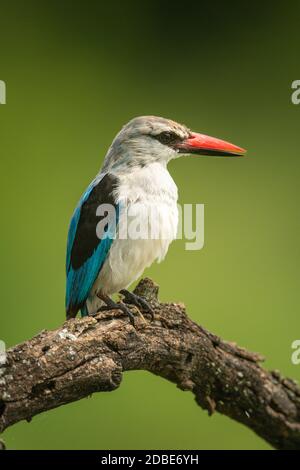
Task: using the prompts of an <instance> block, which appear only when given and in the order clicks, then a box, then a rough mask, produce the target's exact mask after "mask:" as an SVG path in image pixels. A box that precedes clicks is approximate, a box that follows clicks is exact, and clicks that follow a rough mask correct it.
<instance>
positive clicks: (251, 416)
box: [0, 279, 300, 449]
mask: <svg viewBox="0 0 300 470" xmlns="http://www.w3.org/2000/svg"><path fill="white" fill-rule="evenodd" d="M135 292H136V293H138V294H139V295H142V296H144V297H145V298H146V299H147V300H148V301H149V302H150V303H151V305H152V307H153V309H154V311H155V320H154V321H153V322H150V321H149V319H148V318H147V320H146V322H145V321H143V318H141V317H140V316H137V321H136V328H134V327H132V326H131V325H130V324H129V322H128V318H127V317H124V315H123V314H122V313H121V312H119V311H116V310H111V311H107V312H102V313H99V314H98V315H97V316H95V317H86V318H83V319H72V320H69V321H68V322H65V323H64V324H63V326H62V327H61V328H58V329H57V330H54V331H42V332H41V333H39V334H38V335H37V336H35V337H34V338H32V339H31V340H29V341H26V342H24V343H22V344H19V345H17V346H15V347H14V348H12V349H10V350H8V351H7V360H6V362H5V364H2V365H0V432H2V431H4V430H5V429H6V428H7V427H8V426H11V425H12V424H14V423H17V422H18V421H20V420H23V419H26V420H30V419H31V418H32V417H33V416H35V415H36V414H38V413H41V412H43V411H46V410H50V409H51V408H56V407H58V406H61V405H64V404H65V403H69V402H72V401H76V400H79V399H81V398H83V397H86V396H88V395H90V394H92V393H94V392H100V391H102V392H103V391H112V390H114V389H116V388H117V387H119V385H120V383H121V380H122V373H123V371H127V370H147V371H149V372H152V373H154V374H156V375H159V376H161V377H164V378H165V379H167V380H170V381H171V382H174V383H175V384H176V385H177V386H178V387H179V388H180V389H182V390H188V391H191V392H192V393H193V394H194V395H195V399H196V402H197V404H198V405H200V406H201V407H202V408H204V409H206V410H208V413H209V414H213V413H214V412H215V411H218V412H219V413H222V414H225V415H227V416H229V417H231V418H232V419H234V420H236V421H238V422H240V423H243V424H244V425H246V426H248V427H249V428H251V429H252V430H253V431H255V432H256V433H257V434H258V435H259V436H261V437H262V438H263V439H265V440H266V441H267V442H269V443H270V444H271V445H272V446H273V447H275V448H277V449H300V388H299V387H298V386H297V385H296V383H295V382H294V381H292V380H290V379H286V378H283V377H281V375H280V374H279V373H278V372H274V371H273V372H268V371H266V370H264V369H263V368H262V367H261V366H260V365H259V362H260V361H261V360H262V359H263V358H262V357H261V356H260V355H259V354H256V353H252V352H249V351H246V350H245V349H243V348H240V347H238V346H237V345H236V344H234V343H229V342H226V341H224V340H222V339H221V338H219V337H218V336H216V335H214V334H212V333H210V332H208V331H207V330H205V329H204V328H202V327H201V326H199V325H197V324H195V323H194V322H193V321H192V320H190V319H189V318H188V317H187V315H186V313H185V308H184V306H183V305H182V304H175V303H168V304H163V303H160V302H159V301H158V298H157V295H158V286H157V285H155V284H154V283H153V282H152V281H151V280H149V279H144V280H142V281H141V282H140V284H139V285H138V286H137V288H136V290H135Z"/></svg>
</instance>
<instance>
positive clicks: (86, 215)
mask: <svg viewBox="0 0 300 470" xmlns="http://www.w3.org/2000/svg"><path fill="white" fill-rule="evenodd" d="M118 182H119V179H118V178H117V177H116V176H113V175H111V174H109V173H107V174H106V175H105V176H104V177H103V178H102V180H101V181H100V182H99V183H98V184H97V185H96V186H95V187H94V188H93V189H92V191H91V193H90V195H89V197H88V199H87V200H86V201H85V202H84V203H83V205H82V207H81V211H80V218H79V221H78V225H77V230H76V235H75V238H74V243H73V246H72V251H71V266H72V268H73V269H78V268H80V266H82V265H83V264H84V263H85V261H86V260H87V259H88V258H90V257H91V256H92V254H93V252H94V251H95V249H96V248H97V246H98V244H99V242H100V240H99V238H98V236H97V233H96V227H97V224H98V223H99V221H100V220H101V218H103V217H104V216H103V217H100V216H97V215H96V211H97V208H98V206H100V205H101V204H111V205H113V206H114V207H115V209H116V201H115V198H114V195H113V192H114V189H115V188H116V186H117V185H118Z"/></svg>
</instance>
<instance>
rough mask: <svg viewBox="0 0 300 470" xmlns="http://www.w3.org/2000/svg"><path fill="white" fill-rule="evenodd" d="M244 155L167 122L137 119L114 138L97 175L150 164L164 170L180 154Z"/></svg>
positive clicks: (242, 150) (234, 148) (235, 149)
mask: <svg viewBox="0 0 300 470" xmlns="http://www.w3.org/2000/svg"><path fill="white" fill-rule="evenodd" d="M245 153H246V150H244V149H243V148H241V147H238V146H237V145H234V144H231V143H230V142H226V141H224V140H221V139H217V138H215V137H210V136H208V135H205V134H199V133H197V132H193V131H191V130H190V129H188V128H187V127H186V126H184V125H183V124H178V123H177V122H175V121H172V120H171V119H165V118H162V117H156V116H141V117H136V118H134V119H132V120H131V121H129V122H128V124H126V125H125V126H124V127H123V129H122V130H121V131H120V132H119V133H118V134H117V136H116V137H115V139H114V140H113V143H112V145H111V147H110V148H109V150H108V152H107V155H106V157H105V160H104V165H103V167H102V170H101V171H102V172H105V171H108V170H111V169H112V170H114V171H116V172H117V171H127V170H128V169H129V168H133V167H144V166H146V165H149V164H151V163H154V162H159V163H161V164H162V165H164V166H165V165H166V164H167V163H168V162H169V161H170V160H171V159H173V158H176V157H178V156H180V155H181V154H194V155H208V156H218V157H241V156H243V155H244V154H245Z"/></svg>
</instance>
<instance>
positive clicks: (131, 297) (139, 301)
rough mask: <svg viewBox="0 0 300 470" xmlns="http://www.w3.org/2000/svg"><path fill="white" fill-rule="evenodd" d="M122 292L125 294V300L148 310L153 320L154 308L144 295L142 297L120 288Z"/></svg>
mask: <svg viewBox="0 0 300 470" xmlns="http://www.w3.org/2000/svg"><path fill="white" fill-rule="evenodd" d="M120 294H122V295H123V296H124V301H125V303H126V304H132V305H135V306H136V307H137V308H138V309H142V310H144V311H146V312H147V313H149V314H150V316H151V321H153V320H154V310H153V308H152V307H151V305H150V304H149V303H148V302H147V301H146V300H145V299H143V297H140V296H139V295H136V294H134V293H133V292H130V291H128V290H126V289H122V290H120Z"/></svg>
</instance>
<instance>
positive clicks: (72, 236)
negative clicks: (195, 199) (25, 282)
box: [66, 116, 246, 325]
mask: <svg viewBox="0 0 300 470" xmlns="http://www.w3.org/2000/svg"><path fill="white" fill-rule="evenodd" d="M245 152H246V151H245V150H244V149H242V148H241V147H238V146H236V145H234V144H231V143H229V142H226V141H224V140H221V139H217V138H215V137H210V136H207V135H204V134H199V133H196V132H193V131H191V130H190V129H188V128H187V127H186V126H185V125H182V124H178V123H177V122H175V121H172V120H170V119H165V118H162V117H156V116H140V117H136V118H134V119H132V120H131V121H129V122H128V123H127V124H126V125H125V126H124V127H123V128H122V129H121V131H120V132H119V133H118V134H117V135H116V137H115V138H114V140H113V142H112V144H111V146H110V148H109V149H108V151H107V154H106V156H105V159H104V162H103V165H102V168H101V169H100V171H99V173H98V174H97V175H96V177H95V178H94V180H93V181H92V182H91V183H90V185H89V186H88V188H87V189H86V191H85V192H84V194H83V195H82V197H81V199H80V200H79V203H78V205H77V207H76V208H75V211H74V213H73V216H72V219H71V222H70V227H69V232H68V241H67V258H66V276H67V282H66V315H67V318H68V319H70V318H74V317H75V316H76V315H77V313H78V311H79V310H80V311H81V315H82V316H86V315H93V314H95V313H97V312H98V311H99V310H101V308H109V309H110V308H114V309H119V310H121V311H122V312H123V313H124V314H126V315H128V317H129V320H130V322H131V324H133V325H134V314H133V311H132V309H131V308H130V307H128V305H134V306H136V307H138V310H139V311H140V309H141V310H143V311H147V312H148V313H149V314H150V315H151V316H152V318H153V311H152V308H151V306H150V305H149V303H148V302H146V300H145V299H143V298H142V297H140V296H138V295H136V294H135V293H133V292H130V291H129V290H128V287H129V286H130V284H132V283H133V282H134V281H135V280H137V279H138V278H139V277H140V276H141V275H142V273H143V271H144V269H145V268H147V267H149V266H150V265H151V264H152V263H153V262H154V261H158V262H160V261H161V260H163V259H164V257H165V255H166V253H167V251H168V248H169V245H170V243H171V242H172V241H173V240H174V239H175V238H176V235H177V226H178V208H177V198H178V190H177V186H176V184H175V182H174V181H173V179H172V177H171V175H170V173H169V171H168V169H167V165H168V163H169V162H170V161H171V160H173V159H175V158H178V157H180V156H182V155H189V154H194V155H208V156H209V155H210V156H223V157H240V156H242V155H244V154H245ZM101 207H104V208H105V210H103V211H101ZM107 208H112V209H113V211H109V210H106V209H107ZM153 208H155V220H154V222H153V217H152V218H151V220H150V217H149V220H148V213H151V211H153ZM108 213H109V214H110V215H109V216H108ZM111 214H113V215H111ZM128 214H131V218H130V220H131V222H135V221H137V220H138V221H139V224H146V222H148V221H150V222H149V224H150V225H151V224H152V226H153V225H158V227H159V231H158V232H157V231H156V233H155V236H152V237H151V236H143V237H137V236H122V237H121V236H120V232H121V227H123V226H124V225H125V226H126V224H125V223H127V224H128V221H127V219H128V218H129V216H128ZM101 221H103V224H102V228H101V227H100V225H101V224H100V222H101ZM104 222H105V223H104ZM99 227H100V229H99ZM151 228H152V227H150V229H151ZM122 231H123V230H122ZM147 233H148V235H149V232H147ZM157 234H158V235H157ZM127 235H128V234H127ZM116 293H120V294H121V295H122V296H123V299H124V302H123V301H115V300H113V298H112V295H113V294H116Z"/></svg>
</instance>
